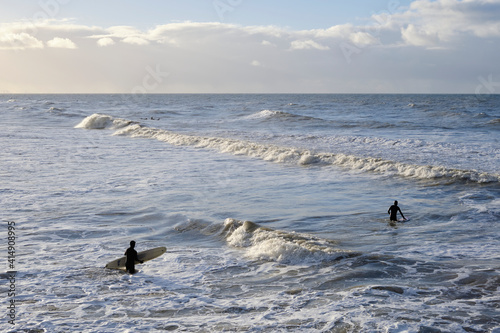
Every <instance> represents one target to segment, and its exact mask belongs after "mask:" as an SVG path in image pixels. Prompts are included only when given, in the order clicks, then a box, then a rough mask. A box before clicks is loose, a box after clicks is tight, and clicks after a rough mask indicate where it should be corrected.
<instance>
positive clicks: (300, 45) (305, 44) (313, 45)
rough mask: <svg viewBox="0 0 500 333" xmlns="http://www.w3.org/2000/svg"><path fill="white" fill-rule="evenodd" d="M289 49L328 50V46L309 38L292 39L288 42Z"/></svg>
mask: <svg viewBox="0 0 500 333" xmlns="http://www.w3.org/2000/svg"><path fill="white" fill-rule="evenodd" d="M290 49H292V50H311V49H316V50H322V51H325V50H329V49H330V48H329V47H328V46H325V45H321V44H319V43H318V42H315V41H313V40H311V39H309V40H294V41H292V42H291V43H290Z"/></svg>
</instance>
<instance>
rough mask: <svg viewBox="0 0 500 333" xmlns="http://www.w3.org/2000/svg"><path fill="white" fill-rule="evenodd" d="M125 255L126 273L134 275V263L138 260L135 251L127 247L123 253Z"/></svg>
mask: <svg viewBox="0 0 500 333" xmlns="http://www.w3.org/2000/svg"><path fill="white" fill-rule="evenodd" d="M125 255H126V256H127V262H126V263H125V268H126V269H127V272H129V273H130V274H134V273H135V262H136V261H139V258H138V257H137V251H136V250H134V249H133V248H132V247H129V248H128V249H127V251H125Z"/></svg>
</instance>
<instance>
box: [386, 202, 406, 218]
mask: <svg viewBox="0 0 500 333" xmlns="http://www.w3.org/2000/svg"><path fill="white" fill-rule="evenodd" d="M398 212H399V213H400V214H401V216H402V217H403V219H405V220H406V217H405V216H404V215H403V212H402V211H401V209H400V208H399V207H398V201H397V200H396V201H394V205H392V206H391V207H389V210H388V211H387V214H391V217H390V219H391V221H394V222H396V221H397V220H398Z"/></svg>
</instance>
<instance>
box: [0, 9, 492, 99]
mask: <svg viewBox="0 0 500 333" xmlns="http://www.w3.org/2000/svg"><path fill="white" fill-rule="evenodd" d="M499 55H500V0H433V1H431V0H380V1H379V0H350V1H340V0H308V1H305V0H302V1H300V0H267V1H264V0H182V1H181V0H143V1H138V0H137V1H132V0H107V1H96V0H85V1H84V0H36V1H32V0H25V1H12V0H0V93H134V94H146V93H476V94H478V93H482V94H491V93H500V61H499V59H500V56H499Z"/></svg>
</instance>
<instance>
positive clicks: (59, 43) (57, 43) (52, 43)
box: [47, 37, 77, 49]
mask: <svg viewBox="0 0 500 333" xmlns="http://www.w3.org/2000/svg"><path fill="white" fill-rule="evenodd" d="M47 46H48V47H54V48H60V49H76V48H77V47H76V44H75V43H73V41H71V39H69V38H60V37H55V38H53V39H51V40H49V41H48V42H47Z"/></svg>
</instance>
